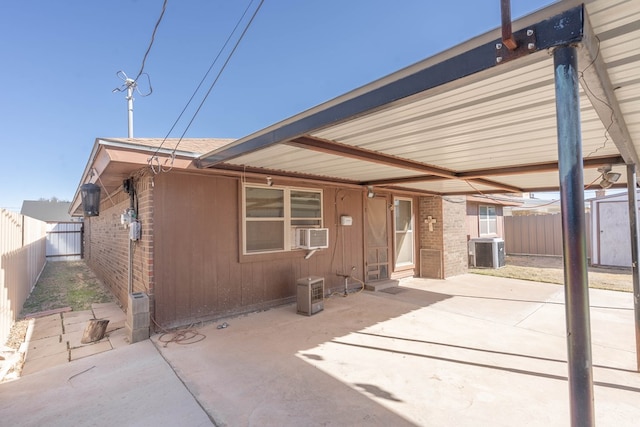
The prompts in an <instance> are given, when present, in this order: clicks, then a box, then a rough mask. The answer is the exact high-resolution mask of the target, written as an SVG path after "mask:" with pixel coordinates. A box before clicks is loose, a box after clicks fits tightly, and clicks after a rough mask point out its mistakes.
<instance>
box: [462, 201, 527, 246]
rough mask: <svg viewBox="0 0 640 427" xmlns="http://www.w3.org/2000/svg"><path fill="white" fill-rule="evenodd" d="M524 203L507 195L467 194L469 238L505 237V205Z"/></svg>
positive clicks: (511, 205)
mask: <svg viewBox="0 0 640 427" xmlns="http://www.w3.org/2000/svg"><path fill="white" fill-rule="evenodd" d="M521 204H522V203H521V202H519V201H518V200H516V199H513V198H509V197H507V196H505V195H500V196H498V195H495V196H484V195H483V196H467V239H475V238H479V237H499V238H501V239H504V237H505V235H504V207H507V206H509V207H514V206H520V205H521Z"/></svg>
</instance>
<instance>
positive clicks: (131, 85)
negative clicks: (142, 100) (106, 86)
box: [111, 70, 153, 138]
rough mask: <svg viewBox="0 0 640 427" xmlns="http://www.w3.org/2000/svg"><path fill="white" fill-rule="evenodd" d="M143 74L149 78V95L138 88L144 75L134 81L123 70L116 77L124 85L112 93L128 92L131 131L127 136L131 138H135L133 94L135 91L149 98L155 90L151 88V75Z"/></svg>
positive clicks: (126, 97)
mask: <svg viewBox="0 0 640 427" xmlns="http://www.w3.org/2000/svg"><path fill="white" fill-rule="evenodd" d="M143 74H144V75H145V76H147V81H148V82H149V93H146V94H144V93H142V92H140V88H139V87H138V79H139V78H140V76H141V75H142V74H140V75H138V77H136V78H135V79H132V78H130V77H128V76H127V74H126V73H125V72H124V71H122V70H120V71H118V72H117V73H116V76H118V78H119V79H120V80H122V81H123V82H124V84H123V85H122V86H120V87H117V88H115V89H113V90H112V91H111V92H112V93H116V92H124V91H126V92H127V96H125V99H126V100H127V112H128V124H129V131H128V133H127V134H128V137H129V138H133V92H134V91H136V92H138V94H140V96H149V95H151V93H152V92H153V89H152V88H151V80H150V79H149V75H148V74H147V73H143Z"/></svg>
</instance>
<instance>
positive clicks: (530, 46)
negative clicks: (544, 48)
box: [496, 28, 538, 64]
mask: <svg viewBox="0 0 640 427" xmlns="http://www.w3.org/2000/svg"><path fill="white" fill-rule="evenodd" d="M512 38H513V39H514V40H516V43H517V46H516V47H515V48H514V49H513V50H512V49H509V47H508V46H507V45H506V44H505V43H504V41H497V42H496V63H497V64H500V63H502V62H507V61H511V60H513V59H517V58H521V57H523V56H526V55H529V54H531V53H533V52H536V51H537V50H538V49H537V46H536V32H535V31H534V30H533V29H531V28H529V29H526V30H520V31H516V32H515V33H513V34H512Z"/></svg>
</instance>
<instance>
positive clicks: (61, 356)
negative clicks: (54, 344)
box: [21, 350, 69, 377]
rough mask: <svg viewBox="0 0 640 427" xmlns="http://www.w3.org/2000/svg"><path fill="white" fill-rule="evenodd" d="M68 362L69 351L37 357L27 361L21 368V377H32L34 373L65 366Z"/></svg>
mask: <svg viewBox="0 0 640 427" xmlns="http://www.w3.org/2000/svg"><path fill="white" fill-rule="evenodd" d="M68 362H69V351H68V350H66V351H61V352H59V353H56V354H51V355H48V356H47V357H39V358H32V359H29V363H25V364H24V366H23V367H22V373H21V375H22V377H26V376H28V375H32V374H34V373H36V372H40V371H44V370H47V369H51V368H53V367H55V366H58V365H62V364H66V363H68Z"/></svg>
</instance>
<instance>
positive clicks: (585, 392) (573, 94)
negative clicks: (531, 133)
mask: <svg viewBox="0 0 640 427" xmlns="http://www.w3.org/2000/svg"><path fill="white" fill-rule="evenodd" d="M553 62H554V70H555V91H556V115H557V128H558V168H559V175H560V205H561V208H562V253H563V256H564V282H565V283H564V287H565V310H566V321H567V356H568V365H569V366H568V368H569V392H570V399H571V403H570V406H571V425H572V426H576V427H577V426H580V427H584V426H593V425H594V408H593V406H594V405H593V370H592V359H591V330H590V321H589V284H588V276H587V243H586V242H587V239H586V237H587V236H586V228H585V215H584V177H583V170H582V138H581V130H580V95H579V89H578V86H579V85H578V70H577V63H578V53H577V49H576V48H575V47H573V46H569V45H567V46H560V47H557V48H556V49H555V50H554V52H553Z"/></svg>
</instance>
